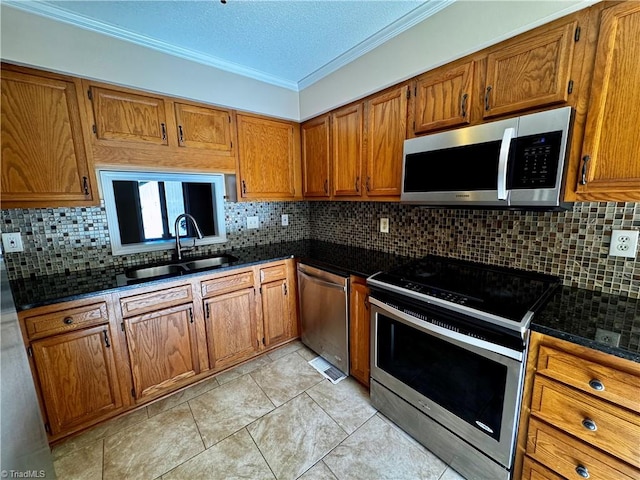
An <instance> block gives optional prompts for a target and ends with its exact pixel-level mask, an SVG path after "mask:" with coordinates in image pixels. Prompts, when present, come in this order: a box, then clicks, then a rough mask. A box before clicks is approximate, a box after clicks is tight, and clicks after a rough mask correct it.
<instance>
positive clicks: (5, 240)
mask: <svg viewBox="0 0 640 480" xmlns="http://www.w3.org/2000/svg"><path fill="white" fill-rule="evenodd" d="M2 248H4V251H5V253H11V252H23V251H24V247H23V246H22V236H21V235H20V232H17V233H3V234H2Z"/></svg>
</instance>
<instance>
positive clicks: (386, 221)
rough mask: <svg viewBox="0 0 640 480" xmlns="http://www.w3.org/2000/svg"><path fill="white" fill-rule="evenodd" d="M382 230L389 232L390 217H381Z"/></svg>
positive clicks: (382, 231)
mask: <svg viewBox="0 0 640 480" xmlns="http://www.w3.org/2000/svg"><path fill="white" fill-rule="evenodd" d="M380 232H381V233H389V219H388V218H381V219H380Z"/></svg>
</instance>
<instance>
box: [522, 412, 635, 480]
mask: <svg viewBox="0 0 640 480" xmlns="http://www.w3.org/2000/svg"><path fill="white" fill-rule="evenodd" d="M527 437H528V438H527V454H528V455H530V456H531V457H532V458H534V459H535V460H537V461H538V462H540V463H542V464H543V465H546V466H547V467H549V468H551V469H552V470H553V471H555V472H557V473H559V474H560V475H562V476H563V477H565V478H570V479H573V478H575V479H579V478H586V477H581V475H580V474H579V473H578V472H579V469H582V473H583V474H585V475H586V474H588V475H589V477H588V478H590V479H592V480H610V479H612V478H615V479H619V480H634V479H637V478H640V470H637V469H635V468H632V467H630V466H629V465H627V464H626V463H624V462H621V461H620V460H618V459H616V458H614V457H612V456H610V455H607V454H605V453H602V452H601V451H600V450H597V449H595V448H593V447H590V446H589V445H587V444H585V443H583V442H581V441H579V440H576V439H575V438H573V437H570V436H568V435H565V434H564V433H562V432H559V431H558V430H556V429H555V428H553V427H550V426H549V425H547V424H546V423H543V422H540V421H538V420H536V419H535V418H531V419H530V421H529V431H528V435H527Z"/></svg>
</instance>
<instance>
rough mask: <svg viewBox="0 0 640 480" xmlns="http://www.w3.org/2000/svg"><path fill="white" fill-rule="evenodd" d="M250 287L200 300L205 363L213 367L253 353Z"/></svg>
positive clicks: (255, 346) (254, 330) (253, 313)
mask: <svg viewBox="0 0 640 480" xmlns="http://www.w3.org/2000/svg"><path fill="white" fill-rule="evenodd" d="M255 308H256V307H255V294H254V290H253V288H248V289H245V290H240V291H237V292H231V293H227V294H224V295H219V296H216V297H212V298H209V299H207V300H205V301H204V309H205V318H206V325H207V342H208V347H209V363H210V364H211V368H212V369H214V370H220V369H221V368H224V367H227V366H229V365H233V364H234V363H237V362H240V361H242V360H244V359H246V358H249V357H251V356H252V355H254V354H255V353H256V352H257V351H258V348H259V345H258V337H257V323H256V311H255Z"/></svg>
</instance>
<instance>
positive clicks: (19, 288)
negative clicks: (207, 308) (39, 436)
mask: <svg viewBox="0 0 640 480" xmlns="http://www.w3.org/2000/svg"><path fill="white" fill-rule="evenodd" d="M220 253H228V254H231V255H233V256H235V257H237V258H238V261H236V262H234V263H232V264H229V265H228V266H224V267H220V268H216V269H212V270H207V271H202V270H201V271H197V272H185V273H182V274H181V275H180V274H176V275H172V276H166V277H163V278H154V279H147V280H145V281H139V280H138V281H129V282H128V283H123V282H122V274H123V273H124V270H122V269H120V270H119V269H114V268H109V269H97V270H88V271H84V272H69V273H61V274H56V275H48V276H44V277H35V276H34V277H31V278H23V279H19V280H14V281H12V282H11V290H12V292H13V296H14V300H15V303H16V307H17V309H18V310H26V309H29V308H34V307H39V306H43V305H49V304H52V303H58V302H66V301H70V300H77V299H80V298H84V297H88V296H91V295H96V294H102V293H112V292H114V291H121V290H127V289H132V288H138V287H140V286H142V285H144V286H148V285H154V284H158V285H161V284H162V283H163V282H166V281H170V280H175V279H176V278H178V277H179V278H182V277H185V278H186V277H190V276H194V275H203V274H207V273H218V272H221V271H225V270H233V269H236V268H241V267H247V266H252V265H257V264H260V263H265V262H270V261H277V260H283V259H285V258H292V257H296V258H299V259H300V260H301V261H303V262H304V263H308V264H310V265H316V266H319V267H323V268H325V269H327V270H330V271H333V272H336V273H340V274H346V275H358V276H362V277H368V276H369V275H372V274H374V273H376V272H378V271H380V270H387V269H389V268H393V267H394V266H397V265H399V264H401V263H403V262H405V261H407V260H408V259H407V258H406V257H398V256H396V255H391V254H387V253H383V252H378V251H373V250H366V249H363V248H355V247H349V246H346V245H339V244H333V243H327V242H319V241H314V240H307V241H300V242H283V243H275V244H267V245H258V246H255V247H250V248H243V249H231V250H228V251H225V252H220ZM194 258H195V257H194ZM188 260H192V258H185V259H184V261H188Z"/></svg>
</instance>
